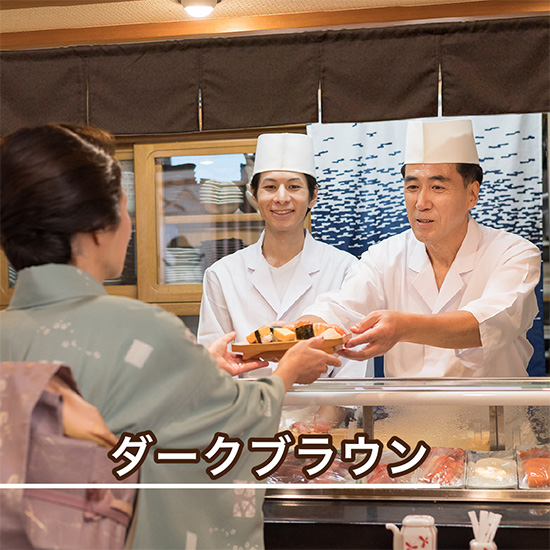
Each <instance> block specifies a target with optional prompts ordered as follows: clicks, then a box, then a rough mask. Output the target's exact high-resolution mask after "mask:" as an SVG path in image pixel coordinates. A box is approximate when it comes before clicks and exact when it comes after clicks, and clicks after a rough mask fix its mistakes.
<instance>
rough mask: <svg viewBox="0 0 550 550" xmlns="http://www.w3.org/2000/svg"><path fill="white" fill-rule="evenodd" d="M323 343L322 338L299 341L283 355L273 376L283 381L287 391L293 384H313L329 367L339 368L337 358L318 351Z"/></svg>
mask: <svg viewBox="0 0 550 550" xmlns="http://www.w3.org/2000/svg"><path fill="white" fill-rule="evenodd" d="M323 341H324V338H323V337H322V336H317V337H315V338H309V339H307V340H301V341H299V342H298V343H297V344H295V345H294V346H292V347H291V348H290V349H289V350H288V351H287V352H286V353H285V354H284V355H283V357H282V358H281V360H280V361H279V365H278V366H277V370H276V371H275V372H274V373H273V374H275V375H277V376H280V377H281V378H282V379H283V381H284V383H285V387H286V389H287V390H288V389H289V388H290V387H291V386H292V385H293V384H311V383H312V382H315V380H317V378H319V376H321V374H323V373H324V372H326V371H327V369H328V367H329V366H333V367H339V366H341V364H342V362H341V361H340V359H338V357H336V356H335V355H331V354H330V353H327V352H325V351H323V350H322V349H319V346H321V345H322V344H323Z"/></svg>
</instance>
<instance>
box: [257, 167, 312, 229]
mask: <svg viewBox="0 0 550 550" xmlns="http://www.w3.org/2000/svg"><path fill="white" fill-rule="evenodd" d="M255 199H256V202H257V203H258V207H259V209H260V214H261V215H262V218H263V219H264V221H265V223H266V226H267V227H269V228H271V229H275V230H280V231H285V230H290V229H295V228H300V229H301V228H303V224H304V218H305V217H306V214H307V211H308V209H309V208H311V207H312V206H313V205H314V204H315V202H316V201H317V189H315V192H314V193H313V197H312V196H310V193H309V187H308V184H307V179H306V177H305V175H304V174H300V173H298V172H263V173H262V174H260V180H259V182H258V191H257V193H256V197H255Z"/></svg>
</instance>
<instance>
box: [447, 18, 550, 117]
mask: <svg viewBox="0 0 550 550" xmlns="http://www.w3.org/2000/svg"><path fill="white" fill-rule="evenodd" d="M441 70H442V80H443V114H444V115H446V116H461V115H485V114H497V113H531V112H546V111H550V19H549V18H546V17H545V18H526V19H514V20H510V21H507V20H501V21H487V22H477V23H461V24H457V25H454V26H449V28H448V31H447V32H446V33H445V34H443V35H442V36H441Z"/></svg>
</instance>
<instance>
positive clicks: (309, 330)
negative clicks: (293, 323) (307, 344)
mask: <svg viewBox="0 0 550 550" xmlns="http://www.w3.org/2000/svg"><path fill="white" fill-rule="evenodd" d="M295 332H296V339H297V340H307V339H308V338H313V337H314V336H315V333H314V332H313V325H312V324H311V323H308V324H305V325H300V326H299V327H296V329H295Z"/></svg>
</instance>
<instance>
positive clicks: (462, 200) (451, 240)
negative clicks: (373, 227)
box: [405, 164, 479, 253]
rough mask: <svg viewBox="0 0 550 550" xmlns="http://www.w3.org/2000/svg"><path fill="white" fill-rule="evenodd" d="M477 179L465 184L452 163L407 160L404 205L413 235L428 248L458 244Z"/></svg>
mask: <svg viewBox="0 0 550 550" xmlns="http://www.w3.org/2000/svg"><path fill="white" fill-rule="evenodd" d="M478 195H479V183H478V182H472V183H469V184H468V185H466V186H465V185H464V181H463V178H462V176H461V175H460V174H459V173H458V172H457V169H456V165H455V164H410V165H407V166H406V167H405V205H406V207H407V216H408V218H409V223H410V224H411V228H412V230H413V232H414V234H415V236H416V238H417V239H418V240H419V241H420V242H423V243H424V244H425V245H426V246H427V247H428V250H430V248H435V247H437V248H438V249H440V250H442V251H444V250H446V249H447V250H449V251H454V253H456V252H457V251H458V249H459V248H460V245H461V243H462V241H463V240H464V237H465V236H466V232H467V229H468V213H469V211H470V210H471V209H472V208H473V207H474V206H475V205H476V203H477V199H478Z"/></svg>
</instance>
